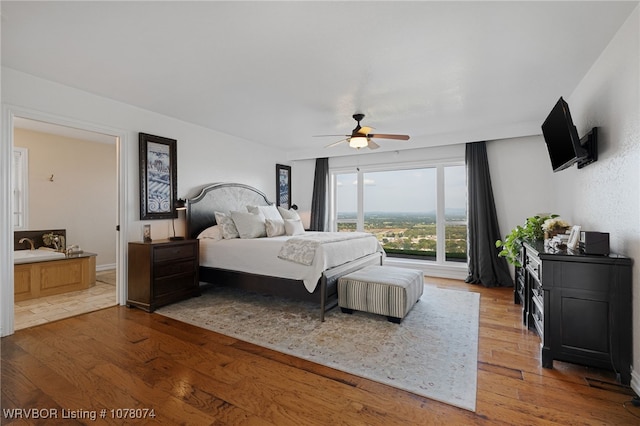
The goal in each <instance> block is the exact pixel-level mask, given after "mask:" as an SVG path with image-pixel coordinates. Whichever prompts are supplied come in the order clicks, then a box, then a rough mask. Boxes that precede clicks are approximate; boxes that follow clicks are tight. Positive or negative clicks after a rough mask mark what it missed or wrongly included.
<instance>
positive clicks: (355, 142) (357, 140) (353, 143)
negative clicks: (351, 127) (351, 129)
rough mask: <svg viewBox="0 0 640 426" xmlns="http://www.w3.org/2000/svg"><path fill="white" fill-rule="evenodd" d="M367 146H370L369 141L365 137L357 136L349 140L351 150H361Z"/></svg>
mask: <svg viewBox="0 0 640 426" xmlns="http://www.w3.org/2000/svg"><path fill="white" fill-rule="evenodd" d="M367 145H369V140H368V139H367V138H366V137H364V136H356V137H352V138H349V146H350V147H351V148H356V149H360V148H364V147H365V146H367Z"/></svg>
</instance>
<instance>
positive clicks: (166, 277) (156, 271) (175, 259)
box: [127, 240, 200, 312]
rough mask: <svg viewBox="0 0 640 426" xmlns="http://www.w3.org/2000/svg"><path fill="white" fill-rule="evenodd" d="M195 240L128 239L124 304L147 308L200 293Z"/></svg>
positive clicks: (197, 248) (146, 309)
mask: <svg viewBox="0 0 640 426" xmlns="http://www.w3.org/2000/svg"><path fill="white" fill-rule="evenodd" d="M198 254H199V245H198V240H179V241H170V240H158V241H153V242H151V243H143V242H130V243H129V266H128V268H129V270H128V295H127V305H128V306H129V307H134V306H135V307H138V308H140V309H144V310H145V311H147V312H153V311H154V310H155V309H156V308H158V307H160V306H163V305H167V304H169V303H173V302H177V301H178V300H183V299H186V298H189V297H192V296H200V282H199V279H198V268H199V261H198V259H199V257H198Z"/></svg>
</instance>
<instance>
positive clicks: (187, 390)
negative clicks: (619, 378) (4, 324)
mask: <svg viewBox="0 0 640 426" xmlns="http://www.w3.org/2000/svg"><path fill="white" fill-rule="evenodd" d="M426 282H427V285H437V286H441V287H446V288H456V289H458V290H462V291H475V292H479V293H480V294H481V301H480V311H481V312H480V330H479V337H480V338H479V348H478V351H479V353H478V394H477V409H476V412H475V413H472V412H470V411H466V410H463V409H458V408H455V407H452V406H449V405H446V404H443V403H439V402H436V401H432V400H429V399H426V398H422V397H418V396H416V395H414V394H411V393H408V392H404V391H400V390H398V389H395V388H391V387H389V386H385V385H382V384H378V383H375V382H372V381H369V380H365V379H361V378H359V377H356V376H351V375H348V374H346V373H342V372H340V371H336V370H332V369H330V368H327V367H323V366H319V365H317V364H313V363H311V362H309V361H305V360H301V359H296V358H293V357H291V356H288V355H284V354H280V353H277V352H274V351H271V350H268V349H264V348H260V347H257V346H255V345H251V344H248V343H244V342H241V341H238V340H236V339H233V338H229V337H225V336H223V335H220V334H217V333H213V332H210V331H207V330H204V329H200V328H197V327H194V326H191V325H187V324H184V323H180V322H178V321H175V320H172V319H169V318H166V317H163V316H160V315H157V314H147V313H145V312H143V311H141V310H137V309H129V308H126V307H112V308H108V309H103V310H100V311H97V312H92V313H89V314H83V315H80V316H76V317H73V318H69V319H64V320H60V321H57V322H53V323H49V324H44V325H41V326H37V327H32V328H28V329H24V330H19V331H17V332H16V333H15V334H14V335H12V336H8V337H5V338H3V339H2V348H1V351H2V355H1V359H2V371H1V372H2V391H1V403H2V409H3V417H2V424H12V423H14V424H63V423H64V424H69V423H71V424H74V423H78V424H96V423H98V424H100V423H105V424H122V423H125V420H123V419H121V418H113V417H112V411H111V410H118V409H126V408H137V409H140V410H139V411H138V412H135V411H134V412H132V413H133V414H137V415H143V414H144V411H142V410H144V409H153V410H154V414H155V417H154V418H147V419H146V420H145V421H138V422H137V423H138V424H147V423H158V424H189V425H204V424H215V425H222V424H233V425H236V424H247V425H251V424H273V425H288V424H292V425H301V424H304V425H328V424H330V425H335V424H348V425H361V424H367V425H395V424H398V425H414V424H415V425H418V424H491V425H493V424H512V425H513V424H518V425H520V424H561V425H569V424H610V425H627V424H628V425H631V424H640V409H639V408H637V407H634V406H633V405H632V404H631V403H630V400H631V399H632V398H633V396H634V394H633V392H631V391H630V389H629V388H625V387H622V386H618V385H617V384H615V383H614V380H613V374H612V373H610V372H608V371H600V370H594V369H589V368H585V367H581V366H577V365H572V364H567V363H561V362H557V361H556V362H555V364H554V367H555V368H554V369H553V370H549V369H543V368H542V367H541V365H540V353H539V352H540V341H539V339H538V337H537V336H536V335H535V334H534V333H532V332H530V331H528V330H526V329H524V328H523V327H522V325H521V321H520V318H521V311H520V307H519V306H518V305H514V304H513V293H512V289H506V288H502V289H485V288H483V287H480V286H474V285H468V284H465V283H463V282H460V281H456V280H444V279H432V278H427V280H426ZM9 408H22V409H30V408H38V409H56V410H57V413H58V416H59V419H58V421H57V422H58V423H56V422H55V421H52V420H51V419H47V420H40V421H33V420H29V421H25V420H24V419H22V420H10V419H8V418H7V416H6V414H7V412H6V410H7V409H9ZM63 409H65V410H67V412H66V414H67V415H68V414H70V413H76V414H78V413H79V415H80V416H82V415H84V416H85V417H87V415H88V414H89V413H83V412H82V411H74V410H87V411H90V410H96V412H97V414H98V419H97V421H96V422H94V421H92V420H91V419H89V418H84V419H83V418H81V419H76V420H74V419H68V418H67V419H62V418H60V417H61V416H62V415H63V414H64V413H63V411H62V410H63ZM102 409H106V412H105V418H104V419H100V412H101V411H100V410H102ZM69 410H71V411H69ZM127 413H128V412H127ZM113 414H122V415H124V412H122V411H120V412H118V411H114V412H113Z"/></svg>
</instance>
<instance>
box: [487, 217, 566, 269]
mask: <svg viewBox="0 0 640 426" xmlns="http://www.w3.org/2000/svg"><path fill="white" fill-rule="evenodd" d="M556 217H558V215H557V214H552V215H544V216H539V215H536V216H532V217H528V218H527V220H526V221H525V223H524V225H523V226H520V225H518V226H516V227H515V228H513V229H512V230H511V232H509V233H508V234H507V235H506V237H505V238H504V240H498V241H496V247H498V248H502V250H501V251H500V252H499V253H498V256H500V257H504V258H506V259H507V262H509V263H510V264H512V265H514V266H517V267H521V266H522V264H521V263H520V249H522V243H523V242H525V241H527V242H534V241H538V240H543V239H544V230H543V229H542V224H543V223H544V221H545V220H547V219H553V218H556Z"/></svg>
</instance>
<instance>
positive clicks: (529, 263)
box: [525, 253, 542, 282]
mask: <svg viewBox="0 0 640 426" xmlns="http://www.w3.org/2000/svg"><path fill="white" fill-rule="evenodd" d="M525 262H526V266H525V267H526V268H527V272H529V274H530V275H531V276H532V277H533V278H535V279H536V281H538V282H540V281H541V279H540V278H541V277H542V264H541V263H540V259H538V257H536V256H534V255H532V254H529V253H527V258H526V260H525Z"/></svg>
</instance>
